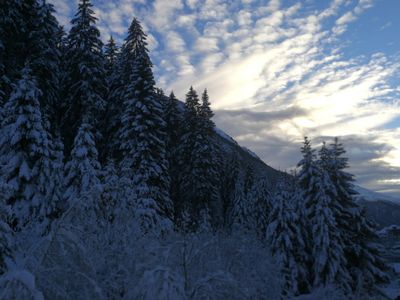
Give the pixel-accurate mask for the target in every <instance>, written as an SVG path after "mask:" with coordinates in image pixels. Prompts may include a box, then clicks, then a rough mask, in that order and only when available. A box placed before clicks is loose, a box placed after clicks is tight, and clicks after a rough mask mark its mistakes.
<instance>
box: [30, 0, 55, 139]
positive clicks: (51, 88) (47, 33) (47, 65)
mask: <svg viewBox="0 0 400 300" xmlns="http://www.w3.org/2000/svg"><path fill="white" fill-rule="evenodd" d="M54 13H55V10H54V7H53V5H52V4H49V3H46V2H45V1H43V2H42V3H39V4H38V9H37V21H36V24H35V25H36V26H35V28H34V29H33V30H32V31H31V32H30V36H31V37H32V39H33V41H32V47H30V49H29V51H30V52H31V53H32V55H31V56H30V57H29V62H30V67H31V68H32V74H33V75H35V77H36V78H37V82H38V87H39V89H40V90H41V91H42V96H41V97H40V105H41V110H42V115H43V117H44V119H45V121H46V123H45V125H46V127H47V128H49V129H50V132H51V133H53V134H54V133H56V132H58V131H59V120H58V117H59V112H58V111H59V109H60V98H59V93H60V80H59V79H60V72H61V70H60V52H59V49H58V46H57V42H58V31H59V25H58V22H57V19H56V18H55V16H54Z"/></svg>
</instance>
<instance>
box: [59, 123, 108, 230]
mask: <svg viewBox="0 0 400 300" xmlns="http://www.w3.org/2000/svg"><path fill="white" fill-rule="evenodd" d="M92 132H93V129H92V126H91V125H90V124H89V123H88V122H85V121H84V122H83V123H82V125H81V126H80V127H79V130H78V134H77V135H76V137H75V141H74V146H73V148H72V151H71V155H70V159H69V161H68V162H67V163H66V164H65V183H64V184H65V188H66V190H65V194H64V197H65V201H67V205H68V206H69V207H72V209H71V211H72V212H73V213H72V214H76V216H75V217H76V218H81V219H80V221H82V220H84V219H85V218H94V216H95V214H96V213H97V212H98V211H99V204H100V203H99V202H100V201H99V198H100V196H99V195H100V192H101V182H100V179H99V175H100V174H99V172H100V164H99V162H98V153H97V149H96V144H95V140H94V135H93V133H92ZM87 221H88V222H90V220H87ZM92 221H93V219H92ZM85 222H86V221H85ZM86 224H88V223H86Z"/></svg>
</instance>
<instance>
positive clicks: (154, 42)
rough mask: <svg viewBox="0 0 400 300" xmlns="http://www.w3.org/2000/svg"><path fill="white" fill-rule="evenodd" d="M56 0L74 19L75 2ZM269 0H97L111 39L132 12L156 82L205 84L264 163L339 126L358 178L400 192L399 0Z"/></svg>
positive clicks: (120, 34)
mask: <svg viewBox="0 0 400 300" xmlns="http://www.w3.org/2000/svg"><path fill="white" fill-rule="evenodd" d="M50 2H51V3H53V4H54V5H55V8H56V10H57V17H58V20H59V21H60V23H61V24H63V25H67V27H68V24H69V21H70V18H71V17H72V16H73V14H74V13H75V11H76V3H77V2H76V1H73V3H70V1H65V0H51V1H50ZM262 2H263V1H257V0H242V1H239V0H237V1H231V2H230V3H229V4H227V3H224V1H218V0H207V1H197V0H187V1H180V0H174V1H151V2H149V1H141V0H133V1H132V0H118V1H112V2H107V1H101V0H95V1H93V5H94V8H95V12H96V16H97V17H98V19H99V20H98V23H97V24H98V27H99V29H100V31H101V33H102V38H103V40H104V41H106V40H107V39H108V36H109V35H111V34H112V35H113V36H114V37H115V39H116V40H117V41H118V43H119V44H120V43H121V42H122V41H123V39H124V37H125V33H126V30H127V28H128V26H129V23H130V22H131V19H132V18H133V17H137V18H138V19H139V20H140V22H142V24H143V25H144V28H145V31H146V32H147V34H148V42H149V48H150V56H151V58H152V60H153V63H154V66H155V67H154V73H155V77H156V81H157V84H158V86H160V87H162V88H163V89H164V90H165V91H166V92H169V91H171V90H174V92H175V94H176V95H177V97H178V98H180V99H184V95H185V93H186V92H187V90H188V88H189V86H191V85H194V87H195V88H196V89H197V90H198V91H201V90H202V89H204V88H207V89H208V91H209V94H210V99H211V102H212V107H213V110H214V112H215V117H214V120H215V122H216V125H217V126H218V127H219V128H220V129H222V130H224V131H225V132H226V133H227V134H229V135H231V136H232V137H233V138H235V140H237V141H238V143H239V144H240V145H242V146H245V147H247V148H249V149H251V151H253V152H255V153H256V154H257V155H258V156H259V157H260V158H261V159H262V160H263V161H264V162H265V163H266V164H268V165H269V166H271V167H274V168H276V169H290V168H293V167H294V166H295V165H296V163H297V162H298V160H299V159H300V151H299V149H300V146H301V143H302V140H303V137H304V136H309V137H310V138H311V141H312V143H313V146H314V147H320V145H321V143H322V141H327V142H330V141H331V140H332V139H333V138H334V137H336V136H337V137H339V138H340V140H341V141H342V143H343V144H344V146H345V149H346V150H347V152H348V156H349V159H350V171H351V172H352V173H354V174H355V175H356V180H357V182H356V183H357V184H358V185H361V186H362V187H365V188H368V189H370V190H373V191H377V192H382V193H385V194H388V195H391V196H394V197H397V198H400V185H399V183H400V143H399V141H400V128H399V127H400V101H399V92H400V86H399V70H400V59H399V58H400V39H398V40H396V39H395V38H396V28H398V27H399V26H400V20H398V18H396V13H395V12H396V11H398V9H399V8H400V3H398V2H396V3H395V2H394V1H388V0H374V1H373V0H360V1H351V0H350V1H349V0H332V1H324V2H323V3H322V2H319V1H310V0H308V1H302V2H300V1H277V0H271V1H268V3H267V4H266V5H263V4H262ZM237 124H239V125H238V126H237Z"/></svg>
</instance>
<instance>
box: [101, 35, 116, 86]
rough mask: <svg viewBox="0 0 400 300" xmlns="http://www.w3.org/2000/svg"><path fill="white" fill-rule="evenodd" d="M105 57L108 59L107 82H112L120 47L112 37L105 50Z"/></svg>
mask: <svg viewBox="0 0 400 300" xmlns="http://www.w3.org/2000/svg"><path fill="white" fill-rule="evenodd" d="M104 57H105V58H106V66H105V69H106V76H107V79H108V80H107V81H108V82H110V81H111V76H112V75H113V73H114V69H115V65H116V63H117V57H118V46H117V44H116V43H115V41H114V39H113V37H112V36H110V39H109V40H108V42H107V44H106V45H105V49H104Z"/></svg>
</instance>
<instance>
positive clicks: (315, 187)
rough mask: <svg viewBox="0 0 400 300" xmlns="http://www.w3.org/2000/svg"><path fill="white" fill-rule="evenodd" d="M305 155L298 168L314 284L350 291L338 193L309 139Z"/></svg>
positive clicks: (302, 150) (311, 280) (303, 150)
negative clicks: (335, 209)
mask: <svg viewBox="0 0 400 300" xmlns="http://www.w3.org/2000/svg"><path fill="white" fill-rule="evenodd" d="M301 152H302V154H303V159H302V160H301V161H300V162H299V164H298V166H299V167H300V168H301V169H300V172H299V175H298V176H299V177H298V178H299V184H300V187H301V188H302V190H303V198H304V202H305V209H306V214H307V218H308V220H309V226H310V228H311V233H310V238H311V241H310V242H311V251H312V255H311V261H310V273H309V274H311V278H310V282H312V283H313V285H314V286H316V287H317V286H321V285H327V284H338V285H340V287H341V288H342V289H343V290H344V291H348V290H349V284H348V282H349V278H350V277H349V273H348V271H347V269H346V259H345V257H344V255H343V253H344V250H343V247H344V244H343V239H342V236H341V234H340V232H339V230H338V228H337V226H336V225H337V224H336V220H335V217H334V214H333V212H332V197H335V194H336V191H335V189H334V187H333V185H332V183H331V181H330V179H329V176H328V174H327V173H326V172H325V171H324V170H322V169H321V168H320V167H319V166H318V164H317V162H316V157H315V150H313V149H312V148H311V143H310V141H309V140H308V139H307V138H305V141H304V145H303V147H302V149H301Z"/></svg>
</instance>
